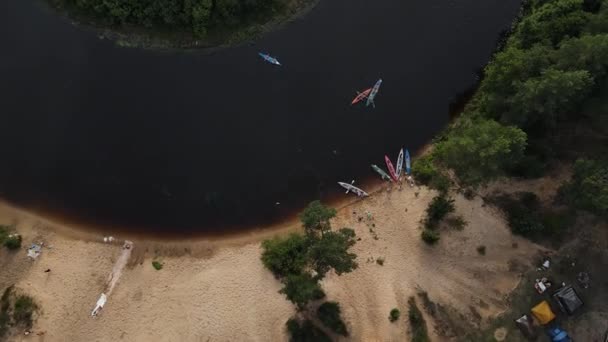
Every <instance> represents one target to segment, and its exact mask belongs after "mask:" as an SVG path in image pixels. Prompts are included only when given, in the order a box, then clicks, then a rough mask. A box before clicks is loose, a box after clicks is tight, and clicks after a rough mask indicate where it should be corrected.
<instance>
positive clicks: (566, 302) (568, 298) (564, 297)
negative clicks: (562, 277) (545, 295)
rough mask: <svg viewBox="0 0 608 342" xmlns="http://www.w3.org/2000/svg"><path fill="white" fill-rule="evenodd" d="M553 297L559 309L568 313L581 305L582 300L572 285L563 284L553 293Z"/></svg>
mask: <svg viewBox="0 0 608 342" xmlns="http://www.w3.org/2000/svg"><path fill="white" fill-rule="evenodd" d="M553 299H555V301H556V302H557V304H559V307H560V309H561V310H562V311H563V312H565V313H567V314H569V315H572V314H573V313H574V311H576V310H577V309H578V308H580V307H581V306H582V305H583V301H582V300H581V298H580V297H579V296H578V294H577V293H576V291H574V288H572V286H564V287H562V288H561V289H559V290H558V291H557V292H555V293H554V294H553Z"/></svg>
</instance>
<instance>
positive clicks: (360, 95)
mask: <svg viewBox="0 0 608 342" xmlns="http://www.w3.org/2000/svg"><path fill="white" fill-rule="evenodd" d="M258 55H260V57H262V59H264V61H266V62H268V63H270V64H273V65H277V66H281V63H280V62H279V61H278V60H277V59H276V58H275V57H272V56H271V55H269V54H267V53H262V52H258ZM381 85H382V79H379V80H378V81H376V83H375V84H374V86H373V87H371V88H368V89H365V90H363V91H361V92H357V96H356V97H355V98H354V99H353V100H352V102H351V105H355V104H357V103H359V102H361V101H363V100H366V101H365V106H366V107H367V106H369V105H370V104H371V105H372V106H373V107H374V108H375V107H376V104H375V103H374V99H375V98H376V95H377V94H378V91H379V90H380V86H381ZM404 158H405V174H407V175H409V174H410V171H411V170H410V152H409V151H408V150H407V149H406V150H405V154H404V153H403V148H402V149H401V151H399V157H397V168H395V167H394V166H393V163H392V162H391V159H390V158H389V157H388V156H386V155H385V156H384V161H385V162H386V167H387V168H388V172H389V173H386V172H385V171H384V170H382V169H381V168H380V167H378V166H377V165H374V164H372V169H373V170H374V171H376V172H377V173H378V174H379V175H380V177H382V179H383V180H388V181H393V182H399V177H400V176H401V173H402V172H403V161H404ZM354 182H355V181H354V180H353V181H352V182H350V184H349V183H344V182H338V184H340V186H342V187H343V188H344V189H346V193H349V192H352V193H354V194H355V195H357V196H359V197H363V196H369V194H368V193H367V192H365V191H363V190H361V189H359V188H358V187H356V186H354V185H353V183H354Z"/></svg>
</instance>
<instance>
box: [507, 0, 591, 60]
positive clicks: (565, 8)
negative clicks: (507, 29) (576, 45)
mask: <svg viewBox="0 0 608 342" xmlns="http://www.w3.org/2000/svg"><path fill="white" fill-rule="evenodd" d="M587 18H588V14H587V13H586V12H584V11H583V0H555V1H550V2H547V3H545V4H544V5H542V6H540V7H538V8H535V9H533V10H532V13H531V14H530V15H528V16H526V17H524V19H523V20H522V21H521V22H520V23H519V25H518V26H517V30H516V31H515V35H514V36H513V39H515V41H516V42H517V43H519V45H520V46H521V47H523V48H529V47H531V46H532V45H534V44H536V43H541V42H547V43H550V44H553V45H557V44H558V43H559V42H560V41H561V40H562V39H563V38H564V37H566V36H570V37H576V36H578V35H579V33H580V32H581V31H582V29H583V28H584V26H585V24H586V23H587V20H588V19H587Z"/></svg>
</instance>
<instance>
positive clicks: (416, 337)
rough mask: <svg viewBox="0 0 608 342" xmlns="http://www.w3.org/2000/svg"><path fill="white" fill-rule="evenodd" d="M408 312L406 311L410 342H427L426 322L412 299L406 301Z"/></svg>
mask: <svg viewBox="0 0 608 342" xmlns="http://www.w3.org/2000/svg"><path fill="white" fill-rule="evenodd" d="M407 304H408V307H409V311H408V320H409V322H410V327H411V328H412V338H411V341H412V342H429V341H430V339H429V334H428V331H427V328H426V322H425V320H424V317H423V316H422V312H420V310H419V309H418V306H417V305H416V300H415V299H414V297H410V298H409V299H408V301H407Z"/></svg>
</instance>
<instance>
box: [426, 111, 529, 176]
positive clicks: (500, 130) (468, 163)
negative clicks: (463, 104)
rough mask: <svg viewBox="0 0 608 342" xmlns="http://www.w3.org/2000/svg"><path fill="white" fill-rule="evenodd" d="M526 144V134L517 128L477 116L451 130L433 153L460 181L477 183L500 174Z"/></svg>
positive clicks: (515, 159)
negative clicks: (476, 118) (479, 118)
mask: <svg viewBox="0 0 608 342" xmlns="http://www.w3.org/2000/svg"><path fill="white" fill-rule="evenodd" d="M525 146H526V134H525V133H524V132H523V131H522V130H520V129H519V128H516V127H512V126H503V125H501V124H499V123H497V122H496V121H493V120H476V121H472V122H468V123H464V124H463V125H462V127H459V129H458V130H453V131H452V132H451V134H450V136H449V137H448V138H447V139H446V140H444V141H442V142H440V143H439V144H437V146H436V148H435V151H434V154H435V156H436V159H437V160H438V161H439V162H441V163H442V164H444V165H445V166H447V167H449V168H451V169H453V170H454V171H455V172H456V175H457V176H458V178H459V179H460V180H461V181H462V182H464V183H465V184H469V185H478V184H480V183H483V182H485V181H488V180H491V179H494V178H496V177H499V176H500V175H502V174H503V173H504V170H505V168H507V167H508V166H510V165H512V164H513V163H516V162H517V161H518V160H519V159H520V158H521V156H522V155H523V151H524V149H525Z"/></svg>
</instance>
